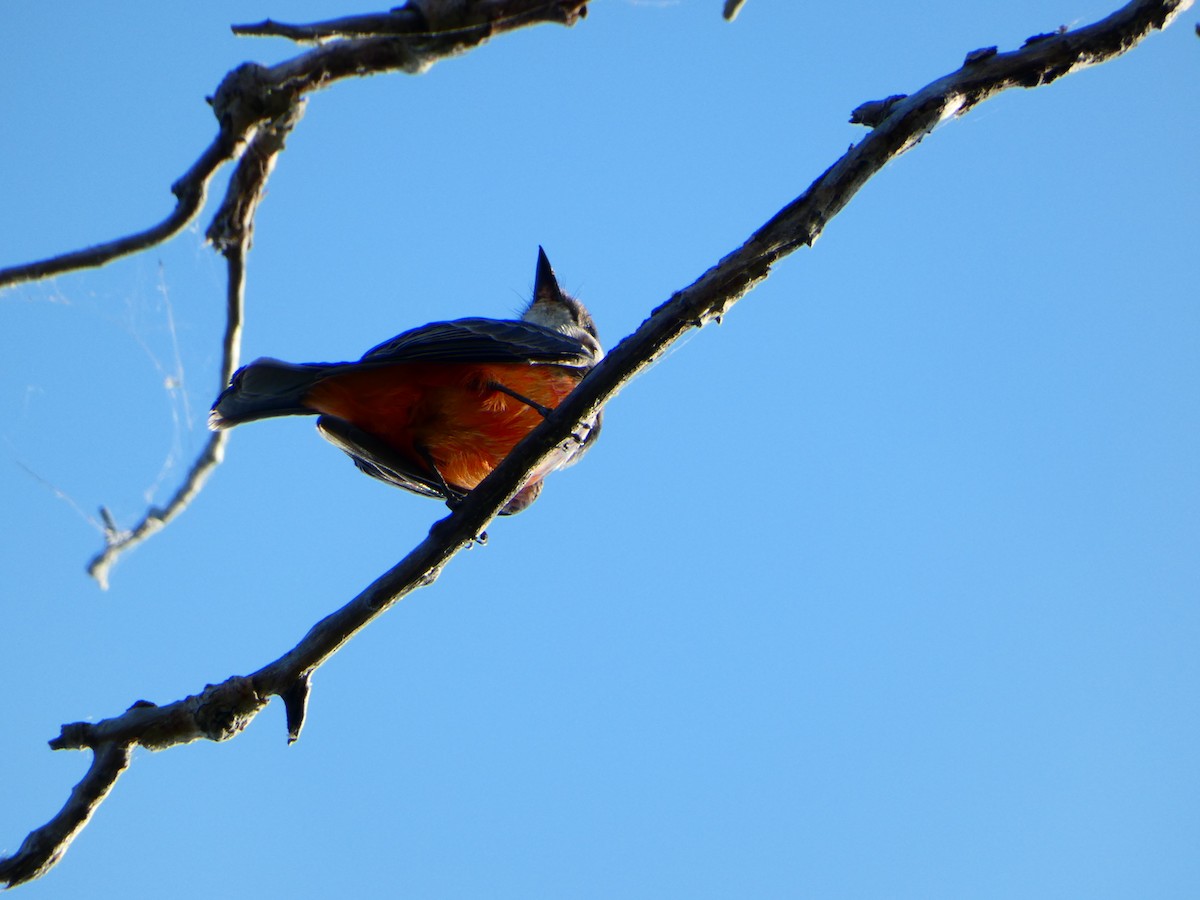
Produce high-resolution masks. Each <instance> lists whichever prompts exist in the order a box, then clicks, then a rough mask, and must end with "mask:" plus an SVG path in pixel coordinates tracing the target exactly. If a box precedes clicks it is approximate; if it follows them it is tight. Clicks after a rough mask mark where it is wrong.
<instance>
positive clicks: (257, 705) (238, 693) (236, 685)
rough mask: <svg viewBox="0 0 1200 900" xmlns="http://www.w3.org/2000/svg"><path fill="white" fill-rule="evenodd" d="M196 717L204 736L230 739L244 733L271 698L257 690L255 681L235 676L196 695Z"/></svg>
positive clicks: (194, 713)
mask: <svg viewBox="0 0 1200 900" xmlns="http://www.w3.org/2000/svg"><path fill="white" fill-rule="evenodd" d="M193 700H194V709H193V713H192V715H193V717H194V719H195V722H196V728H197V729H198V730H199V732H200V736H202V737H206V738H208V739H209V740H210V741H227V740H229V738H231V737H233V736H234V735H236V734H238V733H240V732H241V731H242V729H243V728H245V727H246V726H247V725H248V724H249V723H250V720H251V719H253V718H254V717H255V715H257V714H258V711H259V710H260V709H262V708H263V707H264V706H266V705H267V701H266V700H265V699H263V698H262V697H260V696H259V695H258V692H257V691H255V690H254V681H253V680H252V679H250V678H246V677H244V676H240V675H235V676H234V677H232V678H230V679H228V680H227V681H223V682H221V683H220V684H215V685H214V684H210V685H208V686H207V687H206V688H205V689H204V691H203V693H201V694H200V695H199V696H197V697H195V698H193Z"/></svg>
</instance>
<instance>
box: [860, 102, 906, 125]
mask: <svg viewBox="0 0 1200 900" xmlns="http://www.w3.org/2000/svg"><path fill="white" fill-rule="evenodd" d="M907 96H908V94H892V96H890V97H885V98H884V99H883V100H868V101H867V102H866V103H864V104H862V105H861V106H857V107H855V108H854V111H853V112H851V113H850V124H851V125H866V126H867V127H868V128H877V127H879V126H880V125H881V124H883V120H884V119H886V118H887V117H888V114H889V113H890V112H891V111H892V107H893V106H895V105H896V104H897V103H899V102H900V101H901V100H903V99H904V98H905V97H907Z"/></svg>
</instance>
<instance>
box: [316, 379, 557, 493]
mask: <svg viewBox="0 0 1200 900" xmlns="http://www.w3.org/2000/svg"><path fill="white" fill-rule="evenodd" d="M580 377H581V373H580V372H579V371H578V370H575V369H570V368H566V367H563V366H551V365H528V364H525V363H501V364H494V365H491V364H489V365H483V364H478V363H399V364H397V365H394V366H381V367H379V368H362V369H357V370H351V371H349V372H344V373H342V374H339V375H334V376H332V377H330V378H326V379H324V380H323V381H321V382H318V383H317V384H316V385H315V386H314V387H313V389H312V390H311V391H309V393H308V396H307V397H306V398H305V403H306V404H307V405H308V406H310V407H311V408H312V409H314V410H315V411H317V412H319V413H323V414H325V415H330V416H336V417H337V418H339V419H344V420H345V421H347V422H350V423H352V424H353V425H355V426H357V427H358V428H361V429H362V430H363V431H366V432H368V433H369V434H372V435H374V436H375V437H377V438H379V439H381V440H382V441H384V442H385V443H387V444H388V446H390V447H391V448H392V449H393V450H395V451H397V452H398V453H399V454H401V455H402V456H403V457H404V458H405V459H407V460H409V461H410V462H411V463H412V464H413V467H414V468H415V469H417V470H419V471H425V472H428V471H429V467H428V465H426V463H425V459H424V457H423V456H422V454H421V453H420V452H419V451H418V449H417V448H418V447H424V448H425V449H426V450H427V452H428V453H429V455H430V456H431V457H432V458H433V461H434V463H435V464H436V465H437V467H438V471H439V472H441V474H442V477H443V478H444V479H445V480H446V481H447V482H448V483H449V484H451V485H452V486H454V487H458V488H462V489H464V490H469V489H471V488H473V487H475V485H477V484H479V482H480V481H482V480H483V479H484V477H486V476H487V475H488V473H490V472H491V471H492V469H494V468H495V467H496V466H497V465H498V464H499V462H500V460H502V459H504V457H505V456H507V455H508V453H509V452H510V451H511V450H512V448H513V447H514V446H516V444H517V443H518V442H519V441H520V440H521V438H523V437H525V435H527V434H528V433H529V432H530V431H532V430H533V428H534V427H536V426H537V425H538V423H539V422H541V420H542V417H541V415H540V414H539V413H538V412H537V410H535V409H532V408H530V407H529V406H528V405H526V404H525V403H522V402H521V401H520V400H517V399H515V398H514V397H510V396H508V395H507V394H505V393H503V392H501V391H497V390H494V389H493V388H490V387H489V386H488V385H489V383H490V382H497V383H499V384H502V385H504V386H505V387H506V388H508V389H509V390H512V391H515V392H516V393H518V394H521V395H522V396H524V397H528V398H529V399H530V400H534V401H536V402H537V403H540V404H541V405H542V406H546V407H550V408H551V409H553V408H554V407H556V406H558V404H559V403H560V402H561V401H562V399H563V398H564V397H566V396H567V394H569V393H570V392H571V390H572V388H574V387H575V385H576V384H577V383H578V381H579V378H580ZM430 474H432V473H430Z"/></svg>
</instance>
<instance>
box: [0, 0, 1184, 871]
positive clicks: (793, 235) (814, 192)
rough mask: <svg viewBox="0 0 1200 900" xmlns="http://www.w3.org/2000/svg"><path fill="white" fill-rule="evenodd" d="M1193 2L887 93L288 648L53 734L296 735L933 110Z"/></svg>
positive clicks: (38, 842) (1071, 61)
mask: <svg viewBox="0 0 1200 900" xmlns="http://www.w3.org/2000/svg"><path fill="white" fill-rule="evenodd" d="M1190 5H1191V0H1158V2H1152V0H1135V2H1133V3H1130V4H1128V5H1127V6H1125V7H1123V8H1122V9H1121V10H1119V11H1118V12H1116V13H1114V14H1113V15H1111V16H1109V17H1108V18H1106V19H1104V20H1103V21H1101V22H1099V23H1096V24H1095V25H1091V26H1087V27H1085V28H1081V29H1078V30H1076V31H1073V32H1064V33H1061V34H1059V33H1056V34H1053V35H1049V36H1045V35H1039V36H1038V37H1037V38H1036V39H1033V40H1031V41H1029V42H1026V44H1025V46H1024V47H1023V48H1022V49H1020V50H1018V51H1014V52H1012V53H1003V54H1001V53H996V52H994V50H992V49H989V50H987V51H983V52H979V51H977V52H975V53H972V54H969V55H968V58H967V62H966V63H965V64H964V66H963V67H962V68H960V69H959V70H957V71H956V72H953V73H951V74H950V75H947V76H946V77H944V78H941V79H939V80H937V81H935V82H933V83H932V84H930V85H928V86H926V87H925V88H922V89H921V90H920V91H918V92H917V93H916V94H914V95H912V96H911V97H906V98H904V99H901V100H897V99H895V98H890V99H891V102H889V103H887V104H883V105H881V106H880V108H879V109H878V110H877V114H876V115H875V116H873V119H875V120H877V124H876V127H875V128H874V129H873V130H872V131H871V133H870V134H868V135H867V137H866V138H864V139H863V140H862V141H861V142H860V143H859V144H857V145H855V146H853V147H851V148H850V150H849V151H848V152H847V153H846V154H845V155H844V156H843V157H842V158H841V159H839V160H838V161H837V162H836V163H834V165H832V166H831V167H830V168H829V169H828V170H826V171H825V172H824V173H823V174H822V175H821V176H820V177H818V178H817V179H816V181H814V182H813V183H812V184H811V185H810V186H809V187H808V189H807V190H806V191H804V193H803V194H801V195H800V196H799V197H798V198H796V199H795V200H793V201H792V202H791V203H789V204H788V205H787V206H786V207H784V208H783V209H782V210H781V211H780V212H779V213H778V214H777V215H775V216H774V217H773V218H772V219H771V220H770V221H768V222H767V223H766V224H764V225H763V226H762V227H761V228H760V229H758V231H756V232H755V233H754V234H753V235H751V236H750V238H749V239H748V240H747V241H746V242H745V243H744V244H743V245H742V246H741V247H740V248H738V249H737V250H735V251H734V252H732V253H730V254H729V255H727V256H726V257H725V258H724V259H722V260H721V261H720V262H719V263H717V265H715V266H713V267H712V268H711V269H709V270H708V271H707V272H705V273H704V274H703V275H701V276H700V277H699V278H698V279H697V280H696V281H695V282H693V283H692V284H691V285H689V286H688V287H687V288H685V289H683V290H681V291H679V292H677V293H676V294H675V295H673V296H672V297H671V298H670V299H669V300H668V301H667V302H666V303H664V304H662V305H661V306H659V307H658V308H657V309H655V310H654V311H653V312H652V313H651V315H650V317H649V318H648V319H647V320H646V321H645V322H644V323H643V324H642V325H641V327H639V328H638V330H637V331H636V332H634V333H633V334H632V335H630V336H628V337H627V338H625V339H624V340H623V341H621V343H620V344H618V345H617V346H616V347H615V348H614V349H613V350H612V351H611V352H610V353H609V354H608V356H607V357H606V358H605V359H604V360H603V361H602V362H601V363H600V364H599V365H597V366H596V367H595V368H594V369H593V370H592V371H591V372H590V373H589V374H588V375H587V377H586V378H584V380H583V381H582V382H580V384H579V386H578V387H577V388H576V389H575V390H574V391H573V392H572V393H571V394H570V395H569V396H568V397H567V399H566V400H565V401H564V402H563V403H562V404H561V405H560V406H559V407H558V408H557V409H556V410H555V411H554V412H553V413H552V414H551V415H550V416H549V417H547V418H546V420H545V421H543V422H542V423H541V424H540V425H539V426H538V427H537V428H536V429H535V430H534V431H533V432H532V433H531V434H530V435H529V436H528V437H526V438H525V439H524V440H523V441H522V442H521V443H520V444H519V445H518V446H517V447H516V448H515V449H514V450H513V452H512V453H511V454H509V456H508V457H507V458H506V459H505V460H504V461H503V462H502V463H501V464H500V465H499V466H498V467H497V468H496V469H495V471H493V472H492V473H491V474H490V475H489V476H488V477H487V478H486V479H484V481H483V482H482V483H480V485H479V486H478V487H477V488H476V489H475V490H473V491H472V492H471V493H470V494H469V495H468V496H467V498H466V499H465V500H464V501H463V503H462V504H461V505H460V506H459V507H458V508H457V509H456V510H455V511H454V513H452V514H451V515H449V516H448V517H446V518H444V519H442V520H441V521H439V522H437V523H435V524H434V525H433V527H432V528H431V529H430V531H429V535H428V536H427V537H426V538H425V540H423V541H422V542H421V543H420V544H419V545H418V546H417V547H416V548H414V549H413V551H412V552H410V553H409V554H408V555H407V556H406V557H405V558H404V559H403V560H401V561H400V562H399V563H397V565H396V566H394V567H393V568H392V569H390V570H389V571H388V572H386V573H384V574H383V575H382V576H380V577H379V578H378V579H376V580H375V581H374V582H373V583H372V584H371V585H369V586H368V587H367V588H366V589H365V590H363V591H362V592H361V593H360V594H359V595H358V596H357V597H355V598H354V599H353V600H351V601H350V602H349V603H347V604H346V605H345V606H343V607H342V608H341V609H339V610H337V611H336V612H334V613H332V614H330V615H329V616H327V617H326V618H324V619H322V620H321V621H320V622H318V623H317V624H316V625H314V626H313V627H312V628H311V629H310V630H309V632H308V634H306V635H305V636H304V638H303V639H302V640H301V641H300V642H299V643H298V644H297V645H296V646H295V647H294V648H293V649H292V650H290V651H289V652H288V653H286V654H284V655H283V656H281V657H280V658H279V659H277V660H275V661H274V662H272V663H269V664H268V665H266V666H264V667H263V668H261V669H259V670H258V671H256V672H254V673H253V674H251V675H249V676H234V677H232V678H230V679H227V680H226V681H225V682H223V683H221V684H219V685H210V686H209V687H207V688H205V690H204V691H202V692H201V693H199V694H197V695H193V696H190V697H187V698H185V699H183V700H180V701H177V702H175V703H172V704H169V705H167V706H162V707H158V706H154V705H152V704H148V703H145V702H139V703H138V704H135V705H134V706H133V707H132V708H130V709H129V710H128V711H127V712H126V713H124V714H123V715H120V716H117V717H115V718H113V719H106V720H104V721H101V722H97V723H94V724H93V723H86V722H80V723H75V724H72V725H64V726H63V729H62V733H61V734H60V735H59V737H58V738H56V739H55V740H54V741H52V742H51V747H52V748H54V749H81V748H84V747H88V748H92V749H94V750H95V751H96V753H97V761H99V759H100V756H101V754H102V753H116V752H117V751H116V750H113V749H111V748H119V749H120V751H121V752H123V753H124V754H125V758H126V759H127V755H128V748H129V747H130V746H131V745H132V744H135V743H136V744H141V745H142V746H145V747H148V748H150V749H154V750H160V749H165V748H166V747H169V746H174V745H175V744H180V743H187V742H190V741H193V740H198V739H200V738H207V739H209V740H216V741H219V740H226V739H228V738H230V737H232V736H233V735H235V734H237V733H238V732H240V731H241V730H242V729H243V728H245V726H246V725H247V724H248V723H249V722H250V720H251V719H253V717H254V716H255V715H256V714H257V713H258V711H259V710H261V709H262V708H263V707H264V706H265V705H266V703H267V702H268V700H269V698H270V696H271V695H273V694H275V695H279V696H281V697H283V698H284V700H285V705H286V706H287V707H288V729H289V738H290V739H294V738H295V736H296V735H297V734H298V733H299V731H300V727H301V726H302V724H303V717H304V713H303V710H304V706H305V703H306V701H307V696H308V680H309V676H310V675H311V673H312V672H313V671H314V670H315V669H316V668H318V667H319V666H320V665H321V664H322V663H323V662H324V661H325V660H327V659H329V657H330V656H332V655H333V654H334V653H335V652H336V651H337V650H338V649H339V648H340V647H341V646H342V645H343V644H345V643H346V642H347V641H348V640H349V639H350V638H351V637H353V635H354V634H355V633H356V632H357V631H359V630H360V629H362V628H363V627H365V626H366V625H367V624H368V623H369V622H370V621H371V620H372V619H374V618H375V617H376V616H378V615H379V614H380V613H382V612H383V611H385V610H386V609H388V608H389V607H390V606H391V605H393V604H394V603H396V602H397V601H398V600H400V599H401V598H403V597H404V596H405V595H407V594H408V593H409V592H411V591H412V590H414V589H415V588H419V587H424V586H426V585H429V584H432V583H433V582H434V581H435V580H436V578H437V576H438V574H439V573H440V572H441V570H442V568H443V567H444V566H445V565H446V563H447V562H449V560H450V559H451V558H452V557H453V556H454V555H455V554H456V553H457V552H458V551H459V550H461V549H462V548H463V547H465V546H468V545H469V544H470V543H472V541H474V540H475V537H476V535H479V534H480V533H481V532H482V531H483V529H484V528H486V527H487V525H488V523H489V522H490V521H491V520H492V519H493V518H494V517H495V516H496V515H497V513H498V511H499V510H500V509H501V508H502V507H503V506H504V504H505V503H506V502H507V501H508V500H509V499H510V498H511V497H512V496H513V495H514V494H515V493H516V492H517V491H518V490H519V488H520V486H521V485H522V483H523V482H524V480H525V478H526V477H528V475H529V473H530V472H532V471H533V470H534V469H536V468H537V467H538V465H539V464H540V463H541V462H542V461H543V460H545V459H546V458H548V457H549V456H550V455H551V454H552V453H554V452H555V450H556V448H557V447H558V446H559V445H560V444H561V443H563V442H569V441H572V440H574V438H573V437H572V434H573V432H574V431H575V430H576V429H577V428H578V427H579V424H580V423H581V422H582V421H584V420H586V419H588V418H589V417H591V416H592V415H594V414H595V412H597V411H598V410H599V409H600V408H601V407H603V405H604V404H605V403H606V402H607V401H608V400H610V399H611V398H612V397H613V396H615V395H616V394H617V392H618V391H620V390H621V388H622V387H623V386H624V385H625V384H626V383H628V382H629V381H630V379H632V378H633V377H634V376H635V375H636V374H637V373H638V372H640V371H641V370H642V369H644V368H646V367H647V366H649V365H650V364H651V363H652V362H653V361H654V360H656V359H657V358H658V357H660V356H661V355H662V353H663V352H664V351H665V350H666V348H667V347H668V346H669V345H670V344H671V343H673V342H674V341H675V340H677V339H678V338H679V337H680V336H682V335H683V334H684V333H685V332H687V331H688V330H690V329H692V328H696V327H701V326H703V325H704V324H706V323H707V322H708V321H710V320H714V319H716V320H719V319H720V317H721V316H722V315H724V313H725V312H726V311H727V310H728V309H729V308H730V307H731V306H732V305H733V304H734V303H735V302H737V300H738V299H740V298H741V297H742V296H744V295H745V294H746V293H747V292H748V291H749V290H750V289H751V288H752V287H753V286H754V285H755V284H757V283H758V282H759V281H761V280H763V279H764V278H766V277H767V275H768V274H769V272H770V268H771V266H772V265H773V264H774V263H775V262H776V261H778V260H779V259H781V258H782V257H784V256H786V255H787V254H789V253H791V252H792V251H794V250H795V249H797V248H798V247H801V246H804V245H811V244H812V242H813V241H814V240H816V238H817V237H818V235H819V234H820V233H821V231H822V230H824V227H825V225H826V224H827V223H828V222H829V220H830V219H832V218H833V217H834V216H835V215H836V214H837V213H838V212H839V211H840V210H841V209H842V208H844V207H845V205H846V204H847V203H848V202H849V201H850V199H851V198H852V197H853V196H854V194H855V193H857V191H858V190H859V188H861V187H862V186H863V184H865V183H866V181H867V180H868V179H869V178H870V177H871V176H872V175H874V174H875V173H876V172H878V171H879V170H880V169H881V168H882V167H883V166H884V165H885V164H886V163H887V162H889V161H890V160H892V159H894V158H895V157H896V156H898V155H899V154H901V153H903V152H904V151H905V150H907V149H909V148H911V147H913V146H915V145H916V144H917V143H918V142H919V141H920V140H921V139H922V138H923V137H924V136H925V135H926V134H928V133H929V132H930V131H931V130H932V129H933V128H934V127H935V126H936V125H937V124H938V123H939V122H941V121H944V120H945V119H948V118H951V117H954V116H958V115H962V114H963V113H964V112H966V111H967V110H969V109H971V108H972V107H973V106H974V105H976V104H977V103H979V102H981V101H982V100H985V99H987V98H988V97H990V96H992V95H993V94H995V93H997V92H999V91H1001V90H1004V89H1006V88H1010V87H1018V86H1022V87H1034V86H1038V85H1042V84H1048V83H1049V82H1051V81H1053V80H1055V79H1056V78H1058V77H1060V76H1062V75H1065V74H1067V73H1068V72H1071V71H1074V70H1076V69H1079V68H1082V67H1084V66H1087V65H1092V64H1095V63H1099V62H1103V61H1105V60H1107V59H1110V58H1112V57H1114V56H1117V55H1119V54H1121V53H1123V52H1125V51H1126V50H1128V49H1130V48H1131V47H1133V46H1134V45H1135V44H1136V43H1137V42H1138V41H1140V40H1141V39H1142V38H1143V37H1145V36H1146V35H1147V34H1148V33H1149V32H1150V31H1151V30H1154V29H1158V28H1163V27H1165V26H1166V25H1167V24H1169V22H1170V21H1171V19H1173V18H1174V16H1175V15H1177V14H1178V13H1179V12H1181V11H1183V10H1184V9H1186V8H1188V7H1189V6H1190ZM122 765H123V764H122ZM95 769H96V764H94V765H93V770H95ZM119 771H120V769H119V768H118V769H116V770H115V771H114V773H112V774H111V778H109V779H108V780H107V781H106V782H103V781H101V783H103V785H104V787H103V790H100V791H97V790H96V789H95V787H94V786H91V787H85V785H86V784H88V778H85V779H84V782H81V783H80V785H79V786H78V787H77V788H76V790H75V792H73V794H72V799H71V801H70V802H69V803H68V806H67V808H64V812H63V813H60V814H59V816H58V817H56V818H55V820H53V821H52V822H51V823H50V824H48V825H47V826H45V827H44V828H42V829H39V830H38V831H37V832H34V834H32V835H30V837H29V838H28V839H27V840H26V841H25V843H24V844H23V845H22V847H21V850H20V851H18V854H17V856H14V857H12V858H11V859H9V860H4V861H0V879H8V884H10V885H12V884H17V883H20V881H24V880H28V879H29V878H33V877H37V876H38V875H40V874H44V873H45V872H46V871H48V870H49V868H50V867H52V866H53V865H54V863H55V862H56V861H57V860H58V859H59V858H61V856H62V854H63V853H64V852H65V850H66V845H67V843H68V842H69V840H70V837H71V836H73V835H74V834H75V833H77V832H78V830H79V827H81V824H80V825H76V826H75V827H74V828H73V829H70V830H64V829H62V828H59V829H53V828H52V826H54V825H55V823H56V822H58V821H59V820H60V819H63V818H64V815H65V814H66V813H67V809H69V808H71V807H72V805H73V804H75V803H76V798H77V795H79V796H80V797H83V798H85V799H86V798H87V797H94V800H91V801H90V805H89V806H88V807H87V811H86V814H83V815H82V817H80V813H79V812H78V811H76V812H74V813H73V814H72V816H71V817H67V818H68V820H69V821H78V822H80V823H82V822H86V818H87V815H90V812H91V811H92V810H94V808H95V806H96V805H97V804H98V803H99V802H100V800H101V799H103V795H104V793H105V792H106V791H107V788H108V787H110V786H111V784H112V780H115V777H116V775H117V774H119ZM91 775H92V773H91V772H89V777H91ZM59 835H62V836H61V837H59ZM35 836H37V838H36V839H35ZM14 873H15V874H14Z"/></svg>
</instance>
